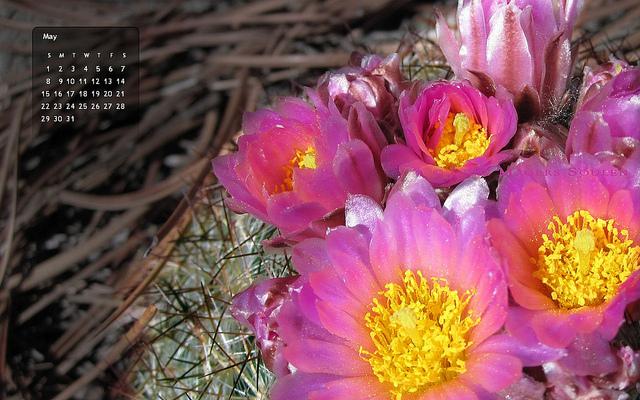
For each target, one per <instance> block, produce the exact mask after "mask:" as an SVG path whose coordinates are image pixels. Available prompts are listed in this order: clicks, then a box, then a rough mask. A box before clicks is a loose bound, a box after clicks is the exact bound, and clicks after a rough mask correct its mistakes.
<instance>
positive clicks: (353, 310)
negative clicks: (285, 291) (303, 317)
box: [309, 267, 368, 316]
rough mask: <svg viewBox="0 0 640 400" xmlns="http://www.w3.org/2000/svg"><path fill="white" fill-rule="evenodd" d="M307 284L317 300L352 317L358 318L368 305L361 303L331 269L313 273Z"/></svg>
mask: <svg viewBox="0 0 640 400" xmlns="http://www.w3.org/2000/svg"><path fill="white" fill-rule="evenodd" d="M309 283H310V284H311V287H313V291H314V293H315V294H316V295H317V296H318V298H320V299H322V300H324V301H326V302H328V303H331V304H333V305H334V306H336V307H339V308H340V309H342V310H345V311H346V312H348V313H350V314H351V315H353V316H360V314H361V310H363V309H364V306H366V305H367V304H368V303H364V304H363V303H361V302H360V301H359V300H358V299H357V298H356V297H355V296H353V295H352V294H351V292H350V291H349V290H348V289H347V287H346V286H345V285H344V283H343V279H342V277H340V276H339V275H337V274H336V272H335V270H334V269H333V268H331V267H329V268H326V269H323V270H322V271H318V272H314V273H312V274H311V275H310V276H309Z"/></svg>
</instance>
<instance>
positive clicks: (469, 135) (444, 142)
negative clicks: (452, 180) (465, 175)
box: [432, 113, 491, 169]
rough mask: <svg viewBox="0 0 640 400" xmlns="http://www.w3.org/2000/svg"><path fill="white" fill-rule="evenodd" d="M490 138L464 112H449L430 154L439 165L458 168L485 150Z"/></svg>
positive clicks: (484, 130)
mask: <svg viewBox="0 0 640 400" xmlns="http://www.w3.org/2000/svg"><path fill="white" fill-rule="evenodd" d="M490 142H491V138H490V137H489V135H487V130H486V129H485V128H483V127H482V126H481V125H479V124H477V123H476V122H475V121H473V120H472V119H470V118H469V117H468V116H467V115H466V114H464V113H457V114H454V113H449V116H448V117H447V121H446V122H445V124H444V128H443V129H442V136H441V137H440V141H439V142H438V145H437V146H436V148H435V149H434V151H433V153H432V155H433V158H434V160H435V162H436V164H437V165H438V166H439V167H442V168H447V169H453V168H460V167H462V166H463V165H464V164H466V162H467V161H469V160H471V159H473V158H477V157H480V156H481V155H483V154H484V152H485V151H487V148H488V147H489V143H490Z"/></svg>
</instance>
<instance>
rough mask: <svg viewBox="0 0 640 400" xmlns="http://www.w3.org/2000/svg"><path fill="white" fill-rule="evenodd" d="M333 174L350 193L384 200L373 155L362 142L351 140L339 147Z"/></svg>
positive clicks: (334, 161)
mask: <svg viewBox="0 0 640 400" xmlns="http://www.w3.org/2000/svg"><path fill="white" fill-rule="evenodd" d="M333 173H334V174H335V176H336V178H337V179H338V182H339V183H340V184H341V185H342V187H343V188H344V190H346V191H347V192H348V193H350V194H364V195H367V196H369V197H372V198H374V199H376V200H380V199H381V198H382V192H383V189H384V188H383V185H382V183H381V182H380V179H379V178H377V177H378V171H377V170H376V167H375V164H374V160H373V155H372V154H371V150H370V149H369V148H368V147H367V145H366V144H365V143H364V142H362V141H361V140H357V139H355V140H351V141H349V142H347V143H343V144H341V145H340V146H339V147H338V151H337V152H336V156H335V158H334V160H333Z"/></svg>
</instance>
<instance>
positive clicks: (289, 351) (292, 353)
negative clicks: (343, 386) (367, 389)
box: [284, 339, 371, 376]
mask: <svg viewBox="0 0 640 400" xmlns="http://www.w3.org/2000/svg"><path fill="white" fill-rule="evenodd" d="M284 354H285V356H286V358H287V360H289V362H290V363H291V364H293V366H294V367H296V368H297V369H298V370H299V371H302V372H308V373H309V372H311V373H320V374H335V375H342V376H362V375H367V374H370V373H371V366H370V365H369V364H368V363H367V362H366V361H364V360H362V359H361V358H360V356H359V355H358V352H357V351H355V350H354V349H352V348H349V347H347V346H344V345H341V344H336V343H329V342H325V341H322V340H313V339H299V340H290V341H287V346H286V347H285V348H284Z"/></svg>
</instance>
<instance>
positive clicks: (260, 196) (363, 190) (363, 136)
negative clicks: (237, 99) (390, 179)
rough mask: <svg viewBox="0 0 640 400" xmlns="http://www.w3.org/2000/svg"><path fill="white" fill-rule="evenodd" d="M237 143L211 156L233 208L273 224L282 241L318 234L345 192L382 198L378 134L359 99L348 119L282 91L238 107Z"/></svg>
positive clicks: (338, 215) (331, 222)
mask: <svg viewBox="0 0 640 400" xmlns="http://www.w3.org/2000/svg"><path fill="white" fill-rule="evenodd" d="M243 133H244V134H243V135H242V136H240V138H239V139H238V151H237V152H236V153H233V154H228V155H223V156H220V157H218V158H216V159H215V160H214V161H213V171H214V173H215V174H216V176H217V177H218V179H219V181H220V183H222V185H223V186H224V187H225V188H226V189H227V191H228V192H229V194H230V195H231V198H230V199H228V202H227V204H228V205H229V207H230V208H232V209H233V210H234V211H238V212H248V213H250V214H252V215H254V216H256V217H257V218H259V219H261V220H263V221H265V222H268V223H270V224H272V225H275V226H276V227H277V228H278V229H280V232H281V234H282V236H283V238H282V241H283V242H285V243H294V242H296V241H298V240H300V239H302V238H305V237H310V236H319V237H322V236H324V234H325V231H326V229H327V227H329V226H335V225H339V224H340V223H342V221H343V219H344V218H343V216H342V215H343V212H342V209H343V207H344V202H345V200H346V199H347V195H349V194H365V195H367V196H370V197H372V198H374V199H376V200H377V201H380V200H382V196H383V191H384V187H385V184H386V179H385V177H384V173H383V172H382V169H381V167H380V166H379V165H378V162H377V160H378V157H379V154H380V150H381V149H382V147H383V146H384V145H385V144H386V139H385V137H384V135H383V133H382V132H381V131H380V128H379V127H378V125H377V124H376V122H375V120H374V119H373V117H372V116H371V114H370V113H369V112H368V111H367V110H366V108H365V107H364V105H362V103H356V104H354V105H353V107H352V112H351V113H350V116H349V118H348V119H345V118H343V117H342V116H341V115H340V113H339V112H338V110H337V109H336V107H335V106H334V105H331V104H330V105H329V106H328V107H323V106H322V105H321V104H318V105H316V107H315V108H314V107H312V106H310V105H309V104H307V103H305V102H303V101H302V100H299V99H295V98H285V99H283V100H281V101H280V102H279V103H278V104H277V105H276V107H275V109H274V110H260V111H257V112H254V113H248V114H246V115H245V119H244V123H243Z"/></svg>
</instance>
